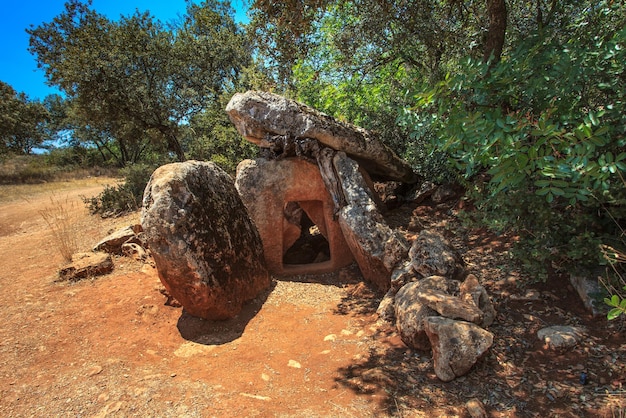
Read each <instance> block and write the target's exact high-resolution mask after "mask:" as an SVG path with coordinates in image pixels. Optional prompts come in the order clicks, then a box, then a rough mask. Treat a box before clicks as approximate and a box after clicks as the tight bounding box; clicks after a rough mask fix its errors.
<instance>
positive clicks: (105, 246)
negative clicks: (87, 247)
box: [93, 225, 141, 254]
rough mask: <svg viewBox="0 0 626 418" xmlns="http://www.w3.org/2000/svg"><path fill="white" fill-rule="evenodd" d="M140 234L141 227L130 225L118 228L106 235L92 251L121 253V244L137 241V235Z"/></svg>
mask: <svg viewBox="0 0 626 418" xmlns="http://www.w3.org/2000/svg"><path fill="white" fill-rule="evenodd" d="M140 232H141V225H130V226H127V227H124V228H120V229H118V230H117V231H115V232H113V233H111V234H109V235H107V236H106V237H104V238H103V239H102V240H100V242H98V243H97V244H96V245H95V247H93V251H104V252H107V253H110V254H120V253H121V252H122V244H124V243H125V242H128V241H129V240H135V239H137V236H138V235H137V234H139V233H140Z"/></svg>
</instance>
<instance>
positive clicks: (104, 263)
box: [59, 252, 113, 280]
mask: <svg viewBox="0 0 626 418" xmlns="http://www.w3.org/2000/svg"><path fill="white" fill-rule="evenodd" d="M112 271H113V260H112V259H111V255H110V254H107V253H103V252H94V253H76V254H74V255H72V264H71V265H69V266H67V267H65V268H63V269H61V271H60V272H59V277H60V278H61V279H62V280H80V279H85V278H88V277H95V276H101V275H103V274H107V273H110V272H112Z"/></svg>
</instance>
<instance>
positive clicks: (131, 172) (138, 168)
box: [83, 164, 155, 217]
mask: <svg viewBox="0 0 626 418" xmlns="http://www.w3.org/2000/svg"><path fill="white" fill-rule="evenodd" d="M154 169H155V167H154V166H151V165H147V164H133V165H129V166H127V167H125V168H123V169H122V170H121V172H122V174H123V176H124V182H123V183H122V184H119V185H116V186H110V185H107V186H105V188H104V190H103V191H102V192H101V193H100V194H99V195H98V196H94V197H89V198H87V197H85V198H83V202H84V203H85V205H86V206H87V208H88V209H89V211H90V212H91V214H94V215H95V214H99V215H100V216H102V217H110V216H115V215H120V214H123V213H127V212H132V211H135V210H138V209H139V208H141V205H142V200H143V192H144V190H145V188H146V185H147V184H148V181H149V180H150V176H151V175H152V172H153V171H154Z"/></svg>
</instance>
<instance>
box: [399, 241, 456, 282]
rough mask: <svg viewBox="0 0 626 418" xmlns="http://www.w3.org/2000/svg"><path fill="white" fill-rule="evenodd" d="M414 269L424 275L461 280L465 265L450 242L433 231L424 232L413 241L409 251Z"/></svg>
mask: <svg viewBox="0 0 626 418" xmlns="http://www.w3.org/2000/svg"><path fill="white" fill-rule="evenodd" d="M409 257H410V258H411V264H412V266H413V269H414V270H415V271H416V272H417V273H419V274H421V275H422V277H428V276H433V275H437V276H446V277H450V278H452V279H459V278H461V277H462V276H463V272H464V271H465V265H464V262H463V259H462V258H461V256H460V255H459V253H458V252H457V251H455V250H454V249H453V248H452V246H451V245H450V243H449V242H448V240H446V239H445V238H444V237H443V236H442V235H441V234H440V233H438V232H436V231H433V230H423V231H422V232H420V234H419V235H418V237H417V239H416V240H415V241H413V244H412V245H411V249H410V250H409Z"/></svg>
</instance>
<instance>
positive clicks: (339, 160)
mask: <svg viewBox="0 0 626 418" xmlns="http://www.w3.org/2000/svg"><path fill="white" fill-rule="evenodd" d="M333 164H334V167H335V170H336V173H337V177H338V178H339V180H340V184H341V187H342V192H343V196H344V197H345V201H346V205H345V206H344V207H343V208H341V210H340V211H339V225H341V230H342V231H343V235H344V237H345V240H346V242H347V244H348V246H349V247H350V249H351V250H352V254H353V255H354V258H355V259H356V262H357V264H358V265H359V269H360V270H361V273H362V274H363V277H364V278H365V279H366V280H367V281H369V282H371V283H373V284H374V285H376V286H377V287H378V288H379V289H380V290H382V291H385V292H386V291H387V290H388V289H389V287H390V283H391V273H392V272H393V271H394V270H395V269H396V267H398V266H399V265H400V264H401V263H402V262H403V260H404V259H405V258H406V256H407V253H408V247H409V246H408V243H407V242H406V240H405V239H404V237H403V236H402V235H401V234H400V233H398V232H396V231H394V230H393V229H391V228H390V227H389V225H387V223H386V222H385V220H384V219H383V216H382V215H381V213H380V212H379V211H378V208H377V207H376V204H375V203H374V200H373V198H372V195H371V191H370V189H369V187H368V186H367V183H366V182H365V179H364V178H363V176H362V175H361V173H360V172H359V166H358V164H357V163H356V162H355V161H354V160H352V159H351V158H348V157H347V156H346V154H345V153H343V152H338V153H337V154H336V155H335V157H334V159H333Z"/></svg>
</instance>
